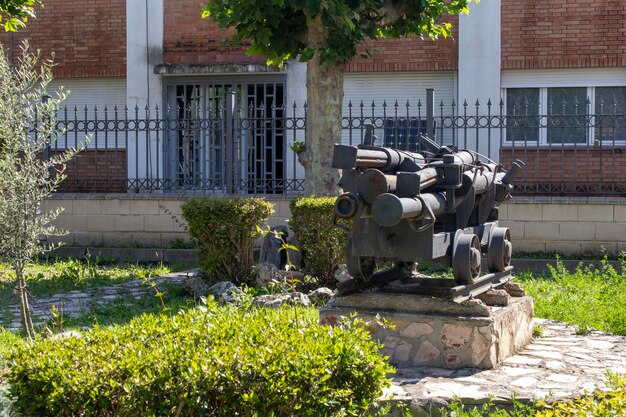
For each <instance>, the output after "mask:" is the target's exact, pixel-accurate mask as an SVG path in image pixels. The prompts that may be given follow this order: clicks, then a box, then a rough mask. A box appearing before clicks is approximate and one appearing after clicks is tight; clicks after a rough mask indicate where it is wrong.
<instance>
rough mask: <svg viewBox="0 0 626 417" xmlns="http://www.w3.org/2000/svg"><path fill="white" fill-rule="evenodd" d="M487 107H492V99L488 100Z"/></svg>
mask: <svg viewBox="0 0 626 417" xmlns="http://www.w3.org/2000/svg"><path fill="white" fill-rule="evenodd" d="M487 107H491V99H488V100H487Z"/></svg>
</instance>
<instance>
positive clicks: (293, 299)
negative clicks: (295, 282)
mask: <svg viewBox="0 0 626 417" xmlns="http://www.w3.org/2000/svg"><path fill="white" fill-rule="evenodd" d="M283 304H288V305H301V306H304V307H308V306H310V305H311V301H310V300H309V297H307V296H306V294H302V293H301V292H296V293H285V294H266V295H259V296H257V297H254V299H253V300H252V305H254V306H257V307H272V308H278V307H280V306H282V305H283Z"/></svg>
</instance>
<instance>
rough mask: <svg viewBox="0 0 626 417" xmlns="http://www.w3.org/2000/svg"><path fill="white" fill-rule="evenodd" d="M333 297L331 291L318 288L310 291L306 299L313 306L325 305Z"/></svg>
mask: <svg viewBox="0 0 626 417" xmlns="http://www.w3.org/2000/svg"><path fill="white" fill-rule="evenodd" d="M333 295H334V294H333V290H331V289H330V288H326V287H320V288H318V289H316V290H313V291H311V292H310V293H309V295H308V297H309V300H311V302H312V303H313V304H322V305H323V304H327V303H328V301H329V300H330V299H331V297H332V296H333Z"/></svg>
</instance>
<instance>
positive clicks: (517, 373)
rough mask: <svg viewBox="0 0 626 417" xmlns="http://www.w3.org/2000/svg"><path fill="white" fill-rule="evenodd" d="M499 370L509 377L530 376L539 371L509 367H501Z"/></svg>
mask: <svg viewBox="0 0 626 417" xmlns="http://www.w3.org/2000/svg"><path fill="white" fill-rule="evenodd" d="M500 370H501V371H502V372H503V373H505V374H507V375H509V376H522V375H530V374H535V373H537V372H538V371H539V370H538V369H532V368H530V369H529V368H512V367H510V366H503V367H501V368H500Z"/></svg>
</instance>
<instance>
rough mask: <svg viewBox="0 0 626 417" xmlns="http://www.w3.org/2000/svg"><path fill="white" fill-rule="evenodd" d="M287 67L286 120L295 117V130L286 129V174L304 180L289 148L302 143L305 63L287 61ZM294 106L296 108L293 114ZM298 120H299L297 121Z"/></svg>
mask: <svg viewBox="0 0 626 417" xmlns="http://www.w3.org/2000/svg"><path fill="white" fill-rule="evenodd" d="M285 65H286V66H287V80H286V88H287V101H286V103H285V104H286V108H287V115H286V116H287V118H289V119H292V118H294V115H295V118H296V119H295V120H294V122H295V123H296V129H293V126H290V127H291V129H287V131H286V132H285V133H286V138H287V155H286V156H287V157H286V163H287V169H286V174H287V178H288V179H292V178H297V179H304V168H303V167H302V165H300V164H299V163H298V161H297V160H296V155H295V154H294V152H293V151H292V150H291V149H290V148H289V146H290V145H291V144H292V143H293V142H294V141H300V142H304V103H306V100H307V93H306V63H305V62H298V61H289V62H287V63H286V64H285ZM294 104H295V106H296V108H295V113H294ZM298 119H300V120H298Z"/></svg>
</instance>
